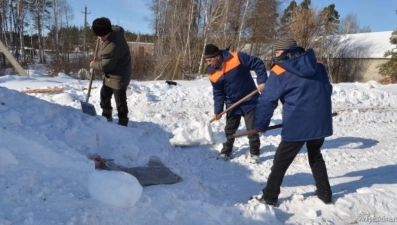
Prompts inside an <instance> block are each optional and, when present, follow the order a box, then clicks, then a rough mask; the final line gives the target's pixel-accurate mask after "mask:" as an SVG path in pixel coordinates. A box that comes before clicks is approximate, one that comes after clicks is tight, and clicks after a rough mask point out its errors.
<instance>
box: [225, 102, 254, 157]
mask: <svg viewBox="0 0 397 225" xmlns="http://www.w3.org/2000/svg"><path fill="white" fill-rule="evenodd" d="M241 117H243V118H244V122H245V126H246V127H247V130H252V129H254V120H255V110H251V111H250V112H248V113H247V114H243V115H229V114H227V115H226V126H225V134H226V137H227V136H230V135H232V134H234V133H236V131H237V129H238V127H239V125H240V121H241ZM234 140H235V139H234V138H231V139H227V141H226V142H225V143H223V148H222V150H221V154H230V153H231V152H232V150H233V144H234ZM248 140H249V144H250V153H251V155H259V153H260V145H261V143H260V140H259V134H250V135H248Z"/></svg>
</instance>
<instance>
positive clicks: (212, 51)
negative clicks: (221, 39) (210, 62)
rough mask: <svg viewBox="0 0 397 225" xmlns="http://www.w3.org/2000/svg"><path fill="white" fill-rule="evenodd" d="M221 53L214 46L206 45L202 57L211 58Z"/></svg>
mask: <svg viewBox="0 0 397 225" xmlns="http://www.w3.org/2000/svg"><path fill="white" fill-rule="evenodd" d="M220 52H221V51H220V50H219V48H218V47H217V46H216V45H213V44H208V45H206V46H205V49H204V57H205V58H213V57H215V56H217V55H218V54H219V53H220Z"/></svg>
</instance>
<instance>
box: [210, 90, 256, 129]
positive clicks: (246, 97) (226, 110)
mask: <svg viewBox="0 0 397 225" xmlns="http://www.w3.org/2000/svg"><path fill="white" fill-rule="evenodd" d="M256 93H258V89H256V90H255V91H253V92H251V93H250V94H248V95H247V96H245V97H244V98H242V99H240V100H238V101H237V102H235V103H234V104H233V105H231V106H230V107H229V108H227V109H225V110H223V111H222V112H221V113H219V114H218V115H219V116H222V115H223V114H225V113H227V112H228V111H229V110H231V109H233V108H234V107H236V106H238V105H239V104H240V103H242V102H244V101H245V100H247V99H248V98H250V97H251V96H253V95H255V94H256ZM215 120H216V117H214V118H212V119H211V120H210V123H212V122H214V121H215Z"/></svg>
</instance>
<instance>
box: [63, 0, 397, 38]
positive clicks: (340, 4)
mask: <svg viewBox="0 0 397 225" xmlns="http://www.w3.org/2000/svg"><path fill="white" fill-rule="evenodd" d="M150 2H151V1H150V0H133V1H131V0H113V1H110V0H69V3H70V4H71V6H72V9H73V13H74V20H73V22H74V24H75V25H77V26H83V25H84V11H85V7H86V6H87V13H89V14H87V22H88V24H92V21H93V20H94V19H95V18H98V17H102V16H104V17H108V18H109V19H110V20H111V21H112V23H113V24H115V25H120V26H122V27H124V28H125V29H127V30H129V31H131V32H136V33H141V34H152V33H153V30H152V28H151V25H150V18H151V17H152V13H151V11H150V10H149V8H148V6H147V4H148V3H150ZM286 2H287V3H286V6H287V5H288V4H289V1H286ZM297 2H298V4H299V3H300V2H301V0H298V1H297ZM330 4H335V6H336V10H337V11H338V12H339V14H340V16H341V18H343V17H344V16H346V15H348V14H349V13H354V14H355V15H356V16H357V20H358V22H359V25H360V27H364V26H369V27H370V28H371V31H373V32H378V31H392V30H395V29H397V14H396V10H397V0H382V1H377V0H365V1H363V0H312V6H313V7H316V8H319V9H322V8H324V7H327V6H328V5H330ZM286 6H285V7H286Z"/></svg>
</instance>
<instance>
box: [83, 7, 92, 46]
mask: <svg viewBox="0 0 397 225" xmlns="http://www.w3.org/2000/svg"><path fill="white" fill-rule="evenodd" d="M82 13H84V43H83V51H84V54H87V51H86V47H85V46H86V44H85V40H86V33H87V14H91V12H89V13H87V6H85V8H84V12H82Z"/></svg>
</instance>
